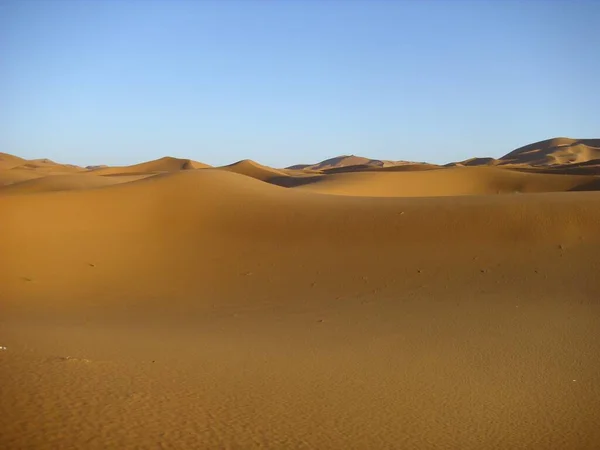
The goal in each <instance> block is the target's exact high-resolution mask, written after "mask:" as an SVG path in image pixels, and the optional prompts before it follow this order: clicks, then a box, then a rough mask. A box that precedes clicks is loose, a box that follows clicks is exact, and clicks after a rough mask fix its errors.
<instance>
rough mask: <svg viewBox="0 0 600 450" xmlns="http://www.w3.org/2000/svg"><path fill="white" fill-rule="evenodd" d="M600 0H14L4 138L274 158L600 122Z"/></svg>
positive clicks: (440, 154)
mask: <svg viewBox="0 0 600 450" xmlns="http://www.w3.org/2000/svg"><path fill="white" fill-rule="evenodd" d="M599 21H600V2H596V1H588V2H578V1H576V0H570V1H566V0H565V1H537V0H530V1H501V0H495V1H484V0H478V1H468V2H467V1H451V0H437V1H436V0H431V1H417V0H414V1H409V0H405V1H402V0H397V1H394V0H386V1H376V0H368V1H367V0H365V1H352V0H347V1H344V0H305V1H299V0H280V1H274V0H271V1H267V0H263V1H252V0H241V1H234V0H221V1H208V0H194V1H158V0H146V1H143V0H138V1H126V0H106V1H99V0H97V1H93V0H80V1H77V0H68V1H53V0H35V1H27V0H18V1H7V0H0V58H1V60H0V64H1V65H0V102H1V105H0V151H4V152H7V153H13V154H17V155H19V156H23V157H26V158H39V157H48V158H51V159H54V160H57V161H61V162H69V163H74V164H81V165H88V164H100V163H106V164H113V165H116V164H131V163H136V162H141V161H144V160H149V159H154V158H158V157H160V156H164V155H173V156H179V157H189V158H192V159H196V160H199V161H203V162H206V163H209V164H214V165H220V164H226V163H231V162H234V161H236V160H239V159H243V158H251V159H254V160H257V161H259V162H262V163H264V164H267V165H272V166H276V167H282V166H287V165H290V164H294V163H303V162H306V163H310V162H317V161H320V160H323V159H326V158H328V157H332V156H336V155H340V154H358V155H364V156H369V157H373V158H381V159H404V160H415V161H430V162H437V163H440V162H449V161H456V160H462V159H465V158H468V157H471V156H501V155H502V154H504V153H507V152H508V151H510V150H512V149H514V148H516V147H519V146H521V145H525V144H528V143H531V142H534V141H538V140H542V139H546V138H550V137H555V136H569V137H577V138H588V137H600V115H599V113H598V105H599V104H600V76H599V75H598V74H599V73H600V58H599V55H600V33H598V23H599Z"/></svg>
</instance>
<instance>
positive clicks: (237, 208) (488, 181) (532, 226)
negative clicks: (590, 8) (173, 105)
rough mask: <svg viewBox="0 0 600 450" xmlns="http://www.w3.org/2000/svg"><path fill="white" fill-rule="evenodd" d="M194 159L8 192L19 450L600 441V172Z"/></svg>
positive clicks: (7, 296)
mask: <svg viewBox="0 0 600 450" xmlns="http://www.w3.org/2000/svg"><path fill="white" fill-rule="evenodd" d="M182 161H183V162H182ZM185 161H186V160H175V161H173V160H171V159H166V160H164V159H163V160H157V161H155V162H151V163H147V164H146V165H144V164H142V165H136V166H129V167H128V168H125V171H124V172H120V171H121V170H123V168H114V169H115V171H114V172H113V171H110V170H109V171H108V172H107V173H106V172H105V173H104V174H102V175H100V174H98V171H99V170H104V169H98V170H97V171H86V172H82V173H77V174H70V175H56V174H50V175H49V174H47V173H45V172H43V171H39V172H36V171H35V170H31V171H30V172H31V173H38V174H40V177H38V178H37V179H31V180H28V181H27V180H24V181H21V182H18V183H15V184H12V185H8V186H4V187H1V188H0V194H1V193H2V192H4V193H5V194H6V195H0V215H1V217H0V219H1V220H0V255H1V256H0V310H1V311H2V314H1V315H0V346H1V347H6V349H5V350H1V349H0V377H1V379H2V388H1V389H2V391H1V392H2V395H0V414H2V415H3V417H7V418H10V420H4V421H1V422H0V444H1V445H0V447H2V448H35V449H55V448H86V449H95V448H98V449H100V448H123V449H127V448H205V449H214V448H241V449H251V448H272V449H287V448H319V449H340V448H344V449H368V448H390V449H392V448H407V449H410V448H417V449H427V448H460V449H481V448H486V449H488V448H489V449H506V448H532V449H533V448H535V449H556V448H560V449H573V450H581V449H595V448H598V446H599V445H600V431H599V429H598V426H597V423H598V421H599V420H600V415H599V414H600V411H599V410H598V408H597V405H598V404H600V390H599V389H598V379H597V378H598V373H599V372H600V357H599V356H598V355H600V343H599V342H598V340H597V339H596V336H598V335H599V334H600V321H599V320H598V318H599V317H600V304H599V303H598V300H597V299H598V298H600V282H598V281H597V273H598V270H599V269H600V251H599V250H600V235H599V234H598V223H600V193H598V192H576V191H577V190H580V189H590V186H593V185H594V184H595V185H596V186H597V185H598V180H600V178H598V177H595V176H572V175H565V174H560V173H557V174H554V173H553V174H541V173H529V172H524V171H523V170H520V171H517V170H512V169H501V168H491V167H456V168H438V169H434V170H417V171H394V170H392V169H393V168H390V169H389V170H386V169H378V170H374V171H371V172H351V173H337V174H336V173H330V174H323V173H321V174H310V173H309V174H301V173H302V172H297V171H294V170H286V171H284V170H281V171H277V170H275V169H270V168H267V167H264V166H260V165H259V164H257V163H252V162H250V161H244V162H240V163H238V164H235V165H232V166H228V167H224V168H208V169H205V170H185V168H186V167H189V166H188V165H186V163H185ZM16 162H17V163H18V161H16ZM11 164H12V162H10V163H9V164H7V166H9V167H16V166H11ZM19 165H21V164H17V166H19ZM140 166H141V168H140ZM178 166H179V167H183V168H184V169H183V170H179V169H177V167H178ZM132 168H133V169H132ZM141 169H143V170H141ZM24 170H26V169H18V170H17V169H10V168H9V169H6V170H3V171H1V172H0V176H5V175H6V174H7V173H9V172H13V171H15V173H16V174H19V175H12V176H15V177H17V178H18V177H20V176H24V175H23V173H25V172H23V171H24ZM157 172H162V173H157ZM100 173H102V172H100ZM114 173H125V174H132V173H133V174H135V173H144V174H145V175H146V176H144V175H141V176H139V177H137V176H132V175H123V176H117V175H114ZM280 179H286V180H288V182H290V180H291V182H294V183H295V184H294V185H295V186H296V187H281V186H277V185H275V184H274V183H275V181H276V180H280ZM263 180H265V181H268V182H265V181H263ZM274 180H275V181H274ZM17 181H18V180H17ZM121 181H123V182H121ZM302 183H304V184H302ZM290 186H291V185H290ZM55 188H59V191H57V190H56V189H55ZM516 190H519V191H520V192H522V193H521V194H520V195H495V194H497V193H500V194H504V193H506V194H509V193H513V192H515V191H516ZM312 191H317V192H318V193H316V192H312ZM323 193H326V194H343V195H322V194H323ZM8 194H10V195H8ZM21 194H27V195H21ZM488 194H490V195H488ZM491 194H494V195H491ZM367 196H371V197H367Z"/></svg>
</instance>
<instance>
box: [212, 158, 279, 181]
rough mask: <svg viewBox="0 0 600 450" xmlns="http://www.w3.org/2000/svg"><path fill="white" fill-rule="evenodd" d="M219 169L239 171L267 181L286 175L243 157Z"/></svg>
mask: <svg viewBox="0 0 600 450" xmlns="http://www.w3.org/2000/svg"><path fill="white" fill-rule="evenodd" d="M219 169H221V170H226V171H228V172H234V173H239V174H242V175H246V176H248V177H251V178H256V179H257V180H262V181H267V180H269V179H271V178H275V177H285V176H287V175H288V174H287V173H286V172H284V171H281V170H277V169H273V168H271V167H267V166H263V165H262V164H258V163H257V162H255V161H252V160H250V159H244V160H242V161H238V162H236V163H233V164H230V165H228V166H222V167H219Z"/></svg>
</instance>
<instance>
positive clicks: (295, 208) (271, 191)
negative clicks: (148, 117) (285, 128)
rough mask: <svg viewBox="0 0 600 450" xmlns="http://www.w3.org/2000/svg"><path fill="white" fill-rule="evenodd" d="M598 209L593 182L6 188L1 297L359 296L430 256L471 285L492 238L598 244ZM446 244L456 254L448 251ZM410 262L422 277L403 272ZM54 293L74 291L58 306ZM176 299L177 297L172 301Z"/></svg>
mask: <svg viewBox="0 0 600 450" xmlns="http://www.w3.org/2000/svg"><path fill="white" fill-rule="evenodd" d="M599 206H600V199H599V198H598V196H597V195H595V194H594V193H568V194H560V193H558V194H542V195H536V196H528V195H522V196H492V197H486V198H483V197H475V196H474V197H460V198H454V199H452V200H451V201H448V200H446V199H443V198H423V199H418V200H417V199H400V198H396V199H394V198H388V199H386V198H379V199H373V198H369V199H365V198H354V197H332V196H323V195H314V194H311V193H306V192H300V191H296V190H289V189H284V188H280V187H276V186H272V185H269V184H266V183H262V182H259V181H257V180H253V179H252V178H250V177H247V176H242V175H239V174H235V173H227V172H225V171H219V170H206V171H197V172H196V171H188V172H180V173H176V174H169V175H158V176H155V177H151V178H146V179H144V180H141V181H136V182H132V183H126V184H121V185H117V186H112V187H107V188H105V189H99V190H87V191H70V192H54V193H44V194H32V195H27V196H3V197H0V210H2V211H3V214H4V216H5V217H4V220H3V221H2V223H1V224H0V254H3V255H7V254H8V255H11V258H10V261H8V260H7V259H3V260H2V262H0V284H2V286H3V287H4V288H3V294H2V296H1V297H0V301H2V303H5V304H10V305H12V306H15V305H17V304H18V305H19V308H24V307H27V305H32V307H33V305H36V304H37V305H38V306H39V305H45V306H46V307H51V308H58V307H61V305H62V304H77V305H87V306H94V305H95V306H96V307H98V308H101V309H102V310H104V308H108V307H109V306H111V307H113V308H114V307H120V308H124V307H125V308H129V307H135V305H138V306H140V307H142V306H143V307H144V308H150V309H149V310H152V308H153V307H155V308H159V310H161V311H163V313H164V314H169V312H176V311H178V308H179V309H182V310H190V311H193V310H199V309H203V308H204V309H205V308H214V307H216V306H218V307H226V306H228V305H233V304H237V305H245V306H246V307H257V306H259V305H261V304H264V303H265V302H267V303H269V304H273V302H275V303H281V304H284V303H286V302H287V300H286V299H287V298H288V295H287V294H289V293H290V292H295V293H296V294H298V295H301V298H304V299H305V300H303V301H320V300H323V296H325V297H327V295H328V293H329V292H334V291H335V292H336V295H337V296H345V295H348V296H352V295H356V293H357V292H359V293H360V291H361V290H364V289H365V281H364V280H365V278H364V277H369V279H370V280H381V282H382V283H383V282H384V281H385V280H388V281H385V282H389V280H390V279H397V280H398V281H397V282H398V283H411V282H413V281H415V276H417V277H418V275H416V271H415V269H416V268H417V267H419V264H423V265H425V266H427V264H429V266H431V265H432V264H438V265H440V268H439V269H436V270H442V269H441V267H445V269H443V271H441V272H436V273H438V276H439V277H443V279H444V280H447V281H445V283H446V287H447V286H448V284H447V283H450V282H451V283H464V279H461V278H460V277H458V276H456V277H454V278H452V277H453V276H454V275H453V272H452V271H453V270H455V269H454V266H458V265H457V264H455V263H457V262H458V261H460V260H461V258H463V257H464V258H467V257H468V258H469V260H470V258H471V257H472V254H470V253H469V252H472V251H474V250H473V249H476V252H478V253H479V254H480V253H481V252H483V251H484V249H485V248H489V249H491V250H490V251H493V254H494V258H496V259H497V260H498V259H499V258H500V256H498V255H499V254H500V253H498V250H499V249H503V251H508V250H507V249H514V250H515V251H517V250H519V248H520V247H521V246H522V245H523V243H527V247H528V248H530V249H531V248H536V246H539V245H543V246H548V248H550V246H555V245H556V244H557V243H562V244H566V245H571V244H572V245H579V243H581V242H585V243H586V245H588V244H590V243H592V242H596V243H597V241H598V239H599V238H598V236H597V224H598V222H599V221H600V207H599ZM432 218H435V219H434V220H432ZM574 218H576V220H574ZM40 223H44V226H43V227H40V226H39V224H40ZM582 240H583V241H582ZM440 245H444V246H445V247H444V248H445V250H446V251H447V252H448V255H449V256H447V257H445V259H444V260H443V261H442V260H440V258H439V248H440ZM411 252H413V253H411ZM408 255H410V257H409V256H408ZM436 255H437V256H436ZM511 258H512V256H511ZM427 261H429V262H427ZM449 262H450V265H448V264H449ZM422 267H423V266H422ZM403 270H406V271H411V272H410V273H412V275H410V276H408V275H406V276H404V277H400V278H398V273H403V272H402V271H403ZM456 270H458V269H456ZM273 271H274V272H273ZM406 273H407V274H408V273H409V272H406ZM273 274H275V275H273ZM477 275H479V273H478V271H477ZM315 277H317V279H318V280H319V282H320V283H321V284H320V288H319V290H318V291H316V290H314V288H313V287H312V285H311V284H310V281H313V280H314V279H315ZM446 277H449V278H446ZM411 280H412V281H411ZM449 280H454V281H449ZM340 283H342V284H340ZM265 292H268V293H269V296H268V297H267V298H265V297H264V295H265V294H264V293H265ZM48 298H53V299H55V300H54V302H56V301H57V300H56V299H61V300H58V303H53V304H52V305H48V304H47V303H46V302H47V299H48ZM164 298H169V299H171V300H172V301H171V303H170V305H169V308H168V310H165V309H164V306H165V305H164V303H163V301H162V300H161V299H164ZM25 299H26V300H27V301H25ZM156 302H158V303H156ZM215 302H217V303H218V305H215ZM127 305H129V306H127ZM298 306H301V305H298Z"/></svg>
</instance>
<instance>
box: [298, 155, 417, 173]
mask: <svg viewBox="0 0 600 450" xmlns="http://www.w3.org/2000/svg"><path fill="white" fill-rule="evenodd" d="M407 163H408V162H407V161H388V160H383V159H370V158H365V157H362V156H356V155H342V156H336V157H334V158H329V159H326V160H324V161H321V162H320V163H317V164H296V165H293V166H290V167H288V169H295V170H317V171H321V170H331V169H340V168H344V167H392V166H396V165H401V164H407Z"/></svg>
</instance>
